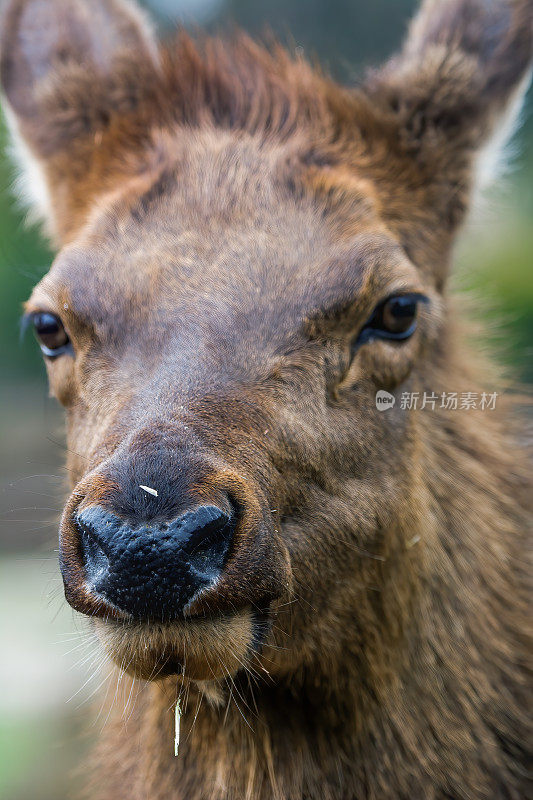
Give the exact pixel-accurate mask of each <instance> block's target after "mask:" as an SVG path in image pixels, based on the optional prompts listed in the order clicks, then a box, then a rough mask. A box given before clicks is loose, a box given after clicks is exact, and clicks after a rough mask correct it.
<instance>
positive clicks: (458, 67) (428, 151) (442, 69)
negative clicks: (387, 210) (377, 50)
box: [365, 0, 533, 232]
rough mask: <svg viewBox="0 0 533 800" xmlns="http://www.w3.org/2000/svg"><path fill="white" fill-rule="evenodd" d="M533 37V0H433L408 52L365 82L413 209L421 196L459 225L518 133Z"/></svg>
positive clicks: (438, 217) (438, 216) (392, 166)
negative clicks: (474, 197) (514, 134)
mask: <svg viewBox="0 0 533 800" xmlns="http://www.w3.org/2000/svg"><path fill="white" fill-rule="evenodd" d="M532 42H533V0H424V2H423V3H422V6H421V9H420V11H419V12H418V15H417V16H416V17H415V19H414V21H413V23H412V25H411V28H410V31H409V35H408V37H407V40H406V43H405V46H404V48H403V51H402V52H401V53H400V54H399V55H398V56H397V57H396V58H394V59H392V60H391V61H390V62H389V63H388V64H386V65H385V66H384V67H383V68H382V69H381V70H380V71H378V72H376V73H373V74H372V75H370V76H369V79H368V81H367V83H366V86H365V91H366V94H367V96H370V100H371V107H372V118H373V122H374V126H375V130H377V131H378V136H379V137H380V138H381V142H382V143H383V137H385V139H386V147H385V148H383V147H382V148H381V149H382V152H384V153H386V154H387V155H386V157H387V159H388V160H389V161H388V165H389V169H388V171H389V174H391V173H392V174H395V175H398V176H402V177H403V178H404V180H405V181H406V183H408V184H409V186H408V187H407V188H408V189H409V192H405V188H406V187H405V186H404V200H405V205H406V208H407V207H408V206H409V203H410V202H415V196H416V197H417V198H418V200H419V203H420V204H421V205H422V204H423V205H424V211H427V212H428V213H429V212H430V211H431V210H433V216H434V224H435V225H436V224H437V223H438V225H439V226H440V227H441V228H442V227H447V229H448V231H449V232H452V231H453V230H454V229H455V228H456V226H457V224H458V223H459V222H460V221H461V219H462V218H463V215H464V212H465V210H466V208H467V207H468V205H469V202H470V201H471V198H472V194H473V191H474V190H475V189H477V188H483V187H484V186H485V185H486V184H487V183H488V182H490V180H491V179H492V178H493V177H494V173H495V171H496V170H497V168H498V166H499V160H500V158H501V156H502V150H503V148H504V146H505V144H506V142H507V140H508V139H509V138H510V136H511V135H512V133H513V132H514V126H515V125H516V122H517V119H518V115H519V111H520V108H521V105H522V100H523V98H524V95H525V93H526V90H527V87H528V85H529V78H530V75H531V62H532ZM400 182H401V178H400ZM398 213H400V212H398Z"/></svg>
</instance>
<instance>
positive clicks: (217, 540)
mask: <svg viewBox="0 0 533 800" xmlns="http://www.w3.org/2000/svg"><path fill="white" fill-rule="evenodd" d="M187 517H188V519H187ZM177 524H180V526H182V527H181V531H182V532H183V533H187V534H188V538H187V540H186V542H185V543H184V545H183V551H184V555H185V557H186V558H187V561H188V562H189V564H190V566H191V567H192V568H193V569H194V570H195V571H196V572H197V573H199V574H200V575H202V576H205V577H210V578H215V577H217V575H218V574H219V573H220V571H221V570H222V568H223V567H224V564H225V562H226V560H227V556H228V555H229V549H230V545H231V541H232V538H233V533H234V530H235V520H234V517H233V515H232V516H230V515H229V514H226V513H225V512H224V511H222V510H221V509H220V508H217V507H215V506H202V507H200V508H198V509H196V510H195V511H194V512H190V513H189V514H186V515H184V517H182V518H181V520H178V521H177Z"/></svg>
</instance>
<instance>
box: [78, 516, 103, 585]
mask: <svg viewBox="0 0 533 800" xmlns="http://www.w3.org/2000/svg"><path fill="white" fill-rule="evenodd" d="M75 523H76V527H77V528H78V531H79V533H80V545H81V554H82V559H83V565H84V570H85V577H86V580H87V583H88V585H89V586H90V587H92V588H93V589H98V585H99V583H100V582H101V581H102V579H104V578H105V576H106V575H107V573H108V570H109V557H108V555H107V553H106V550H105V546H104V545H102V542H101V540H100V539H99V537H98V534H97V533H96V532H95V530H94V529H93V527H92V525H91V524H90V523H89V522H88V521H86V520H84V518H83V516H81V515H78V516H77V517H76V518H75Z"/></svg>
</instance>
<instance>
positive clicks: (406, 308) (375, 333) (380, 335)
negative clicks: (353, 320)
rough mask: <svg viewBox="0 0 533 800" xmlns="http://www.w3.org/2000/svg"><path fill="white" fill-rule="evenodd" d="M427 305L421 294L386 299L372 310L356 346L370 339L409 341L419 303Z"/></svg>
mask: <svg viewBox="0 0 533 800" xmlns="http://www.w3.org/2000/svg"><path fill="white" fill-rule="evenodd" d="M421 302H422V303H427V302H428V300H427V297H424V295H422V294H398V295H392V296H391V297H389V298H387V300H385V301H384V302H383V303H380V305H379V306H378V307H377V308H376V309H375V310H374V312H373V314H372V316H371V317H370V319H369V320H368V322H367V323H366V325H365V326H364V328H363V329H362V331H361V333H360V334H359V338H358V339H357V344H358V345H359V344H364V343H365V342H369V341H371V340H372V339H392V340H403V339H409V337H410V336H412V335H413V333H414V332H415V330H416V324H417V313H418V305H419V303H421Z"/></svg>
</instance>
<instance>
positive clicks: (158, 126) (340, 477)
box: [1, 0, 532, 800]
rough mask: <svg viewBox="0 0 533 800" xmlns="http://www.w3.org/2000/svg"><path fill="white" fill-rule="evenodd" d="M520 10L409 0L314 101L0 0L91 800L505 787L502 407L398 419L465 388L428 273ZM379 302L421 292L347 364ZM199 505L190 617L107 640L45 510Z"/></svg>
mask: <svg viewBox="0 0 533 800" xmlns="http://www.w3.org/2000/svg"><path fill="white" fill-rule="evenodd" d="M87 7H89V8H91V9H92V13H93V17H94V19H93V23H92V24H91V21H90V19H88V18H87V17H86V14H85V11H86V9H87ZM84 9H85V10H84ZM531 12H532V4H531V2H530V0H516V1H515V0H491V1H490V2H482V0H444V2H438V3H437V2H431V0H428V2H425V3H424V4H423V7H422V9H421V11H420V13H419V15H418V17H417V19H416V20H415V23H414V24H413V26H412V29H411V32H410V35H409V37H408V40H407V43H406V46H405V48H404V50H403V52H402V53H401V54H400V55H399V56H398V57H397V58H396V59H394V60H393V61H391V62H390V63H389V64H388V65H386V66H385V67H384V68H383V69H382V70H380V71H379V72H376V73H373V74H371V75H369V76H368V77H367V79H366V81H365V82H364V83H362V84H361V85H360V86H359V87H357V88H351V89H344V88H341V87H339V86H337V85H336V84H334V83H333V82H332V81H331V80H329V79H328V78H327V77H325V76H323V75H321V74H319V73H318V72H317V71H316V70H314V69H311V67H310V66H309V65H308V64H306V63H305V62H304V61H302V60H299V59H297V60H292V59H291V58H290V57H289V56H288V55H287V54H286V53H285V52H284V51H283V50H281V49H280V48H277V47H276V48H274V49H273V50H272V51H271V52H268V51H267V50H265V49H263V48H262V47H260V46H258V45H256V44H254V43H252V42H251V41H249V40H248V39H247V38H246V37H244V36H239V37H237V38H236V40H235V41H234V42H232V43H228V42H222V41H220V40H218V39H205V40H203V41H200V42H198V43H193V41H192V40H191V39H189V38H188V37H187V36H185V35H184V34H182V35H180V37H179V38H178V39H177V40H176V41H173V42H171V43H170V44H169V45H168V46H167V47H165V48H162V47H160V48H158V47H157V45H156V44H155V42H154V41H153V39H152V36H151V33H150V31H149V28H148V27H147V26H146V23H145V22H143V21H142V20H141V19H140V18H139V17H138V15H137V14H136V12H133V11H132V10H131V8H130V6H128V5H126V4H124V3H122V2H119V0H95V3H94V4H93V5H89V6H87V5H86V4H84V3H83V2H82V0H11V2H10V3H9V4H8V6H7V9H6V11H5V16H4V23H3V33H2V38H1V42H2V54H1V66H2V85H3V88H4V92H5V94H6V98H7V102H8V104H9V107H10V108H11V110H12V111H13V112H14V117H15V119H16V124H17V127H18V132H19V135H21V136H22V137H23V139H24V141H25V143H26V145H27V147H29V149H30V151H31V153H32V155H33V157H34V158H35V159H36V161H37V164H38V165H39V168H40V169H42V171H43V174H44V179H45V182H46V185H47V187H48V190H49V193H50V206H49V208H48V209H47V224H48V227H49V230H50V231H51V234H52V235H53V236H54V237H55V240H56V242H57V244H58V245H59V246H61V250H60V253H59V255H58V257H57V259H56V261H55V263H54V265H53V267H52V269H51V271H50V273H49V274H48V275H47V276H46V277H45V278H44V280H43V281H42V282H41V283H40V284H39V286H38V287H37V288H36V289H35V291H34V293H33V295H32V298H31V299H30V301H29V303H28V308H29V310H33V309H44V310H51V311H54V312H55V313H58V314H60V315H61V317H62V319H63V322H64V325H65V327H66V329H67V331H68V333H69V336H70V338H71V340H72V342H73V343H74V345H75V351H76V358H75V359H74V358H72V357H70V356H63V357H60V358H58V359H56V360H54V361H50V360H49V361H48V363H47V367H48V372H49V377H50V384H51V390H52V392H53V393H54V394H55V395H56V396H57V397H58V399H59V400H60V401H61V402H62V403H63V404H64V405H65V406H66V408H67V415H68V440H69V448H70V454H69V468H70V470H71V475H72V484H73V493H72V495H71V497H70V499H69V501H68V502H67V506H66V510H65V513H64V515H63V520H62V525H61V558H62V566H63V572H64V577H65V588H66V593H67V598H68V599H69V601H70V602H71V603H72V604H73V605H74V607H76V608H78V609H79V610H81V611H84V612H85V613H87V614H90V615H93V616H94V617H95V619H94V625H95V628H96V630H97V632H98V634H99V636H100V638H101V641H102V643H103V646H104V649H105V650H106V652H107V653H108V655H110V656H111V658H112V659H113V660H114V661H115V662H116V663H117V664H118V665H119V666H120V667H121V668H122V669H123V670H125V671H126V672H127V673H128V674H129V675H131V676H132V677H126V678H125V679H126V680H128V681H129V680H131V681H133V684H134V685H133V686H132V693H133V694H134V695H135V696H136V700H135V704H134V712H133V714H132V717H131V719H130V720H129V721H128V723H124V721H123V719H122V718H121V709H120V707H118V704H116V703H114V704H113V703H112V707H111V709H110V714H109V723H108V724H107V725H106V730H105V732H104V736H103V739H102V743H101V744H100V746H99V748H98V754H97V759H96V763H95V767H94V783H93V786H92V788H91V797H92V798H101V800H112V799H113V800H116V799H117V798H128V800H134V799H138V800H141V798H143V800H144V798H150V800H162V799H163V798H165V799H166V800H171V799H174V798H175V800H178V798H180V799H181V798H187V800H216V798H228V800H229V799H230V798H231V799H233V800H241V798H243V799H244V798H246V800H267V798H268V800H270V799H271V798H275V799H276V800H278V799H279V800H304V798H305V800H318V798H320V800H341V799H342V800H356V798H357V799H358V800H359V798H368V800H387V799H389V798H390V800H393V799H394V800H399V798H404V799H405V800H407V798H423V799H424V800H426V799H427V800H432V799H434V800H444V799H445V798H448V799H449V798H454V800H459V799H460V798H464V800H466V799H467V798H476V799H477V800H494V799H496V798H500V800H502V799H503V798H506V799H507V800H510V799H511V798H512V799H513V800H518V799H519V798H525V797H526V793H527V789H526V772H527V760H528V759H527V747H526V742H527V734H528V725H527V717H526V708H527V688H528V674H527V671H526V663H527V661H528V655H529V653H528V645H527V638H526V630H527V627H528V611H529V609H528V603H527V594H526V582H525V576H524V572H525V550H526V547H527V542H526V532H527V529H528V520H530V517H529V516H528V502H529V497H530V496H531V494H530V487H529V486H528V477H529V470H528V464H527V461H526V456H525V454H524V453H523V451H522V449H521V448H520V446H519V445H518V440H519V438H520V437H519V434H518V433H517V432H515V431H514V430H513V424H512V422H511V420H512V410H513V409H512V403H510V401H507V402H503V398H502V397H500V398H499V401H498V406H497V409H496V410H495V411H484V412H482V411H479V410H478V411H464V410H463V411H455V412H454V411H446V410H445V409H441V408H438V407H437V408H436V409H435V410H434V411H432V410H430V409H427V408H426V409H424V410H421V409H418V410H415V411H407V410H403V409H401V408H400V404H399V398H400V395H401V393H402V392H404V391H408V392H411V391H418V392H420V393H421V394H422V393H423V392H424V391H426V392H435V393H436V394H437V395H439V396H440V393H441V392H449V391H458V392H462V391H473V392H481V391H495V390H497V389H498V388H499V386H498V384H497V383H496V377H495V373H494V371H492V370H489V369H485V368H484V367H483V366H481V365H480V362H479V355H478V354H477V353H474V354H472V352H471V350H470V347H469V344H468V339H469V338H470V337H471V326H469V325H467V326H465V324H464V323H461V322H459V321H458V320H459V318H460V317H461V314H460V313H458V312H457V311H456V307H457V306H458V302H457V301H456V300H455V299H454V298H452V297H450V296H449V294H448V292H447V289H446V277H447V274H448V269H449V261H450V253H451V248H452V245H453V242H454V237H455V235H456V233H457V230H458V228H459V226H460V224H461V222H462V221H463V218H464V216H465V213H466V211H467V208H468V206H469V202H470V199H471V196H472V192H473V190H474V188H475V176H476V163H477V159H478V154H479V152H480V150H481V149H482V148H483V147H484V146H485V145H486V144H487V142H488V141H489V140H490V138H491V136H492V135H493V134H494V132H495V130H496V128H497V125H498V124H499V122H500V120H501V119H502V117H503V115H504V113H505V111H506V108H507V107H508V104H509V102H510V100H511V99H512V97H513V95H514V94H516V92H517V91H518V90H519V87H520V86H521V82H522V83H523V77H524V75H525V74H526V72H527V68H528V64H529V62H530V60H531V24H530V21H531ZM43 15H44V16H43ZM102 20H103V21H104V22H105V25H103V22H102ZM103 28H105V31H106V33H105V35H104V34H103V33H102V30H103ZM35 31H37V32H38V36H37V35H36V33H35ZM406 290H409V291H418V292H422V293H423V294H425V295H426V296H428V297H429V299H430V301H431V303H430V305H429V306H428V307H424V308H422V309H421V313H420V320H419V326H418V330H417V332H416V334H415V335H414V336H413V337H412V338H411V339H409V340H408V341H407V342H405V343H403V344H401V345H398V344H397V343H394V344H392V343H387V342H382V341H375V342H372V343H369V344H366V345H364V346H362V347H361V348H360V349H359V350H358V351H357V352H356V354H355V355H354V356H353V357H352V356H351V355H350V343H351V342H352V341H353V339H354V336H355V335H356V333H357V331H358V330H359V329H360V328H361V326H362V325H363V324H364V322H365V320H366V319H367V318H368V317H369V315H370V313H371V312H372V310H373V308H374V307H375V306H376V305H377V304H378V303H379V302H380V301H381V300H383V299H384V298H386V297H387V296H388V295H390V294H394V293H395V292H396V293H397V292H398V291H406ZM461 313H462V316H463V318H464V317H466V315H467V311H466V310H463V311H462V312H461ZM380 388H385V389H387V390H389V391H391V392H394V394H395V396H396V397H397V401H398V402H397V404H396V406H395V408H394V409H392V410H390V411H387V412H386V413H380V412H378V411H377V410H376V407H375V401H374V398H375V392H376V390H377V389H380ZM500 391H501V387H500ZM140 483H144V484H148V485H157V486H158V488H159V489H160V492H159V497H158V498H157V500H153V499H150V500H147V499H146V497H144V496H141V495H140V494H139V492H138V491H135V489H136V487H138V484H140ZM228 491H230V492H231V494H232V496H233V497H234V498H236V501H237V502H238V505H239V509H240V514H241V517H240V524H239V528H238V530H237V533H236V537H235V542H234V545H233V549H232V554H231V557H230V560H229V562H228V564H227V567H226V570H225V572H224V575H223V577H222V580H221V581H220V582H219V584H217V586H216V587H215V588H214V589H213V590H210V591H209V593H207V594H206V595H204V596H202V597H201V598H200V599H199V600H198V601H197V603H196V605H195V607H194V608H193V609H192V611H193V613H194V615H193V616H192V618H190V619H186V620H185V621H183V622H179V623H178V622H176V623H168V624H160V625H156V624H151V625H147V624H141V623H135V624H134V623H132V622H130V621H128V620H126V619H124V618H123V617H122V616H121V615H120V614H116V613H113V611H112V610H110V609H105V608H102V606H101V605H99V603H98V602H97V601H96V600H95V598H93V597H92V596H91V593H90V592H89V591H88V589H87V586H86V585H85V582H84V573H83V564H82V563H81V561H80V554H79V544H78V541H77V534H76V530H75V528H74V526H73V524H72V516H73V513H74V511H75V510H76V509H78V508H80V507H83V505H84V504H85V505H88V504H93V503H95V502H99V503H101V504H104V505H107V506H109V507H110V508H112V509H114V510H116V511H117V513H123V514H137V515H140V514H145V515H146V514H149V515H151V516H152V517H154V518H162V519H166V518H169V517H170V516H172V515H174V514H175V513H176V512H178V511H179V510H180V509H183V508H186V507H188V506H189V505H190V504H191V503H194V502H199V501H203V500H205V499H207V500H209V501H210V502H222V501H221V500H220V498H221V497H222V496H223V494H224V493H225V492H228ZM147 503H149V505H146V504H147ZM143 504H144V505H143ZM147 509H148V510H147ZM176 664H180V665H182V666H183V668H184V669H183V675H180V677H179V678H177V677H176V674H175V673H176V671H177V670H178V668H177V667H176ZM178 692H179V693H180V695H181V698H182V706H183V710H184V713H183V720H182V744H181V749H180V755H179V757H178V758H174V757H173V755H172V740H173V705H174V702H175V699H176V696H177V693H178Z"/></svg>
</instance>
